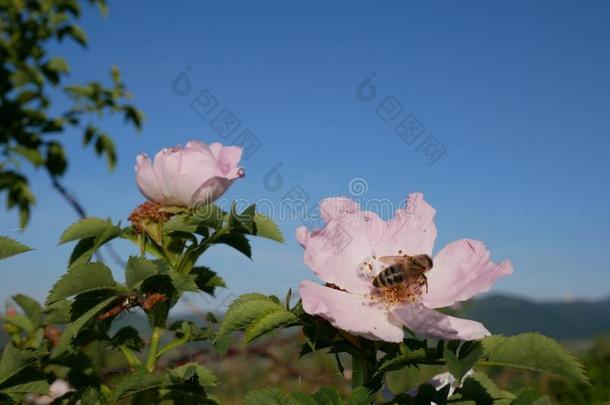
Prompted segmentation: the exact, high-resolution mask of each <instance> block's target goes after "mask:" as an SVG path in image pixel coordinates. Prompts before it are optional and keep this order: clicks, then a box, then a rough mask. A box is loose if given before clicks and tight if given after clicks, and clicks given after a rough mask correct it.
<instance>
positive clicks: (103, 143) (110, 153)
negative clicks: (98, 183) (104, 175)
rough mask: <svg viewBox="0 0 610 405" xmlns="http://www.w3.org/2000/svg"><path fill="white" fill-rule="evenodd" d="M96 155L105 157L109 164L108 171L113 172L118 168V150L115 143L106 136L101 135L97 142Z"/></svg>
mask: <svg viewBox="0 0 610 405" xmlns="http://www.w3.org/2000/svg"><path fill="white" fill-rule="evenodd" d="M95 153H96V154H97V155H98V156H101V155H105V156H106V161H107V162H108V169H110V170H112V169H114V167H115V166H116V159H117V157H116V148H115V147H114V142H113V141H112V138H110V137H109V136H108V135H106V134H101V135H100V136H98V138H97V140H96V141H95Z"/></svg>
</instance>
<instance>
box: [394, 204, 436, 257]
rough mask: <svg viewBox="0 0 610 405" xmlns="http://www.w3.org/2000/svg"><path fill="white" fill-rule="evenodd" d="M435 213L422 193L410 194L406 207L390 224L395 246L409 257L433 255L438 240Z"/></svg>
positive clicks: (397, 212) (398, 211)
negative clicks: (435, 242)
mask: <svg viewBox="0 0 610 405" xmlns="http://www.w3.org/2000/svg"><path fill="white" fill-rule="evenodd" d="M435 213H436V210H435V209H434V208H432V206H430V204H428V203H427V202H426V201H425V200H424V195H423V194H422V193H411V194H409V197H408V198H407V201H406V206H405V207H404V208H402V209H399V210H397V211H396V215H395V217H394V218H393V219H392V220H391V221H390V222H389V224H388V228H389V233H390V238H391V239H392V240H393V244H394V245H395V246H396V247H399V248H400V249H401V250H402V251H403V252H404V253H406V254H408V255H412V256H413V255H418V254H428V255H431V254H432V249H433V248H434V241H435V240H436V226H435V225H434V215H435Z"/></svg>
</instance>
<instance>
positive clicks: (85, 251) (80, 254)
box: [69, 225, 121, 267]
mask: <svg viewBox="0 0 610 405" xmlns="http://www.w3.org/2000/svg"><path fill="white" fill-rule="evenodd" d="M120 234H121V228H119V227H118V226H114V225H113V226H108V227H107V228H106V229H104V230H103V231H102V232H101V233H100V234H99V235H97V236H95V237H91V238H85V239H81V240H80V241H78V243H77V244H76V246H75V247H74V250H73V251H72V254H71V255H70V261H69V266H70V267H73V266H77V265H80V264H86V263H89V261H90V260H91V258H92V257H93V255H94V254H95V252H96V251H97V250H98V249H99V248H100V247H101V246H102V245H104V244H105V243H107V242H109V241H111V240H112V239H114V238H116V237H118V236H119V235H120Z"/></svg>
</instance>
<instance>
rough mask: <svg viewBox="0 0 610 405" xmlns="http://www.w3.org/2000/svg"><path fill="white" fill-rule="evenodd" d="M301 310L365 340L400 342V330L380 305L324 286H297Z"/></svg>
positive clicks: (309, 282) (309, 284)
mask: <svg viewBox="0 0 610 405" xmlns="http://www.w3.org/2000/svg"><path fill="white" fill-rule="evenodd" d="M299 294H300V295H301V299H302V300H303V309H304V310H305V312H307V313H308V314H310V315H318V316H321V317H322V318H324V319H326V320H328V321H329V322H330V323H331V324H332V325H333V326H335V327H336V328H339V329H342V330H344V331H347V332H349V333H351V334H354V335H359V336H363V337H365V338H368V339H374V340H383V341H386V342H400V341H402V339H403V335H404V333H403V330H402V327H401V325H400V324H399V323H398V322H397V320H396V319H395V318H394V317H393V316H392V315H391V314H387V313H386V312H385V309H384V307H383V306H381V305H373V304H372V303H371V302H370V301H369V300H367V299H366V298H365V297H363V296H360V295H355V294H350V293H347V292H344V291H339V290H336V289H334V288H329V287H324V286H321V285H319V284H316V283H314V282H311V281H303V282H302V283H301V285H300V286H299Z"/></svg>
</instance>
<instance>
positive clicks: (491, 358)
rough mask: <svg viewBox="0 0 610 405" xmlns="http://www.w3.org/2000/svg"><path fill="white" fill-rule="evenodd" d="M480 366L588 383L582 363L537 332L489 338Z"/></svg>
mask: <svg viewBox="0 0 610 405" xmlns="http://www.w3.org/2000/svg"><path fill="white" fill-rule="evenodd" d="M482 344H483V349H484V353H483V356H482V361H481V362H479V364H484V365H490V366H504V367H515V368H521V369H526V370H532V371H538V372H542V373H548V374H553V375H556V376H560V377H565V378H571V379H573V380H576V381H578V382H580V383H583V384H588V378H587V376H586V375H585V373H584V369H583V366H582V364H581V363H580V362H579V361H578V360H576V358H575V357H574V356H573V355H572V354H570V353H569V352H568V351H566V349H564V348H563V346H561V345H560V344H559V343H557V342H556V341H555V340H553V339H551V338H549V337H546V336H543V335H540V334H538V333H523V334H520V335H516V336H512V337H504V336H489V337H486V338H485V339H483V341H482Z"/></svg>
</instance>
